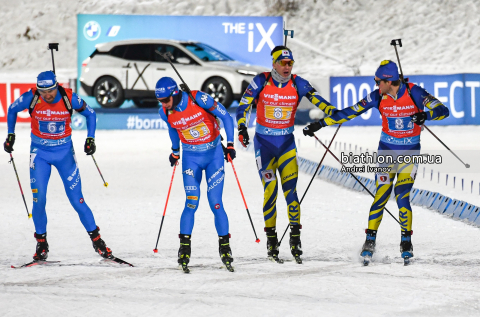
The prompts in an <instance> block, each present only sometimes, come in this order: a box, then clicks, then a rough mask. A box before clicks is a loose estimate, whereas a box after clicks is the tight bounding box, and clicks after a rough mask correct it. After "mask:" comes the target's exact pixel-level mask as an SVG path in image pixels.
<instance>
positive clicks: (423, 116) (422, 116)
mask: <svg viewBox="0 0 480 317" xmlns="http://www.w3.org/2000/svg"><path fill="white" fill-rule="evenodd" d="M410 118H412V122H413V123H416V124H418V125H422V124H424V123H425V120H427V113H426V112H417V113H416V114H414V115H411V116H410Z"/></svg>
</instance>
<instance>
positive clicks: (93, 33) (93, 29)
mask: <svg viewBox="0 0 480 317" xmlns="http://www.w3.org/2000/svg"><path fill="white" fill-rule="evenodd" d="M101 31H102V29H101V28H100V24H98V23H97V22H95V21H89V22H87V23H86V24H85V26H84V27H83V35H84V36H85V38H86V39H87V40H89V41H95V40H96V39H98V37H99V36H100V32H101Z"/></svg>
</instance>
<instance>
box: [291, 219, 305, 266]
mask: <svg viewBox="0 0 480 317" xmlns="http://www.w3.org/2000/svg"><path fill="white" fill-rule="evenodd" d="M300 229H302V225H290V241H289V242H290V252H292V255H293V257H294V258H295V261H296V262H297V263H298V264H302V258H300V256H301V255H302V254H303V251H302V242H301V241H300Z"/></svg>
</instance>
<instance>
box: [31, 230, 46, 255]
mask: <svg viewBox="0 0 480 317" xmlns="http://www.w3.org/2000/svg"><path fill="white" fill-rule="evenodd" d="M33 236H34V237H35V239H37V249H36V250H35V254H34V255H33V259H34V260H35V261H45V260H47V258H48V243H47V233H46V232H45V233H44V234H37V233H35V234H34V235H33Z"/></svg>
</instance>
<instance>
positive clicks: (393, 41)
mask: <svg viewBox="0 0 480 317" xmlns="http://www.w3.org/2000/svg"><path fill="white" fill-rule="evenodd" d="M390 45H393V47H394V48H395V54H396V55H397V61H398V67H399V68H400V80H401V81H402V83H404V84H405V86H406V87H407V91H408V94H409V95H410V99H412V101H413V104H414V105H415V107H417V110H418V111H419V112H420V111H421V110H420V108H419V107H418V106H417V103H416V102H415V100H414V99H413V97H412V92H411V90H410V86H409V85H408V84H407V82H406V81H405V78H404V77H403V71H402V64H400V57H399V55H398V51H397V45H398V46H400V47H402V39H396V40H392V41H391V42H390ZM423 126H424V127H425V129H427V131H428V132H430V133H431V134H432V135H433V136H434V137H435V139H437V140H438V141H439V142H440V143H441V144H442V145H443V146H444V147H445V148H446V149H447V150H449V151H450V153H452V154H453V155H454V156H455V157H456V158H457V159H458V160H459V161H460V162H462V164H463V165H465V167H466V168H469V167H470V164H467V163H465V162H463V161H462V160H461V159H460V158H459V157H458V156H457V154H455V153H454V152H453V151H452V150H450V148H449V147H448V146H447V145H446V144H445V143H443V142H442V140H440V138H439V137H437V136H436V135H435V133H433V132H432V130H430V129H429V128H428V127H427V126H426V125H425V124H423Z"/></svg>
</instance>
